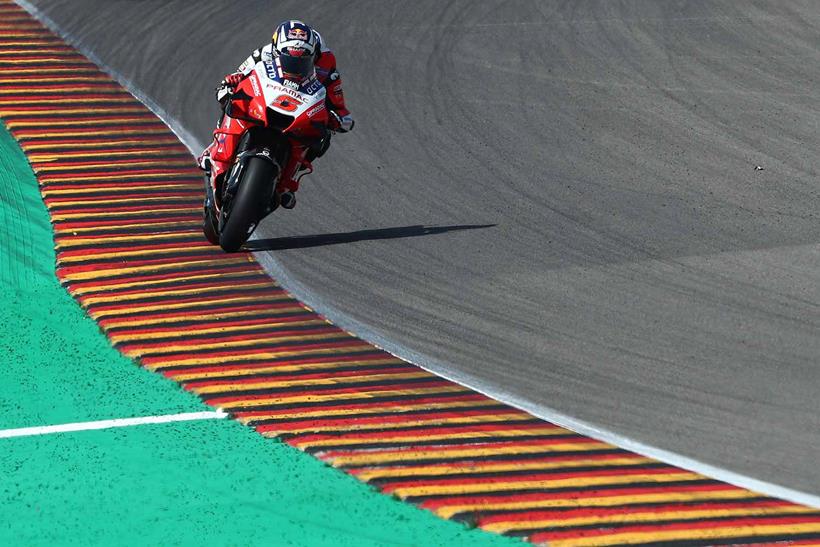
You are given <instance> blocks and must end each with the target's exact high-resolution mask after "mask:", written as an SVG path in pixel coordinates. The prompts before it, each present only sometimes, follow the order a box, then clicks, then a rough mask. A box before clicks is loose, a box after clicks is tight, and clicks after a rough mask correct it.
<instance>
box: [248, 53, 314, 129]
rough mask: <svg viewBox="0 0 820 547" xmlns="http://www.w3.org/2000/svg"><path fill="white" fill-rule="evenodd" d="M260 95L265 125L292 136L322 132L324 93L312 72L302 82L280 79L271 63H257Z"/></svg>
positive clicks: (281, 74)
mask: <svg viewBox="0 0 820 547" xmlns="http://www.w3.org/2000/svg"><path fill="white" fill-rule="evenodd" d="M253 74H255V75H256V76H257V77H258V79H259V81H258V83H259V86H260V87H261V90H262V94H263V95H264V101H265V107H266V114H267V124H268V125H271V126H276V127H277V128H279V129H281V130H282V132H284V133H288V134H291V135H293V136H296V137H300V136H301V137H314V136H320V135H321V134H323V133H324V131H325V127H326V126H327V122H328V112H327V109H326V107H325V98H326V96H327V91H326V90H325V86H323V85H322V84H321V82H319V80H318V79H317V78H316V74H315V73H313V74H312V75H311V76H310V77H309V78H307V79H305V80H304V81H303V82H294V81H291V80H288V79H286V78H285V77H284V75H283V73H282V70H281V68H279V67H278V66H277V64H276V62H275V60H269V61H260V62H259V63H257V64H256V67H254V70H253V72H252V75H253Z"/></svg>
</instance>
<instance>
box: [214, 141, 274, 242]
mask: <svg viewBox="0 0 820 547" xmlns="http://www.w3.org/2000/svg"><path fill="white" fill-rule="evenodd" d="M276 171H277V168H276V166H275V165H274V164H273V163H271V162H270V161H268V160H267V159H265V158H257V157H252V158H249V159H248V160H247V163H246V164H245V166H244V172H243V173H242V175H241V176H242V180H240V181H239V184H238V186H239V187H238V189H237V191H236V195H235V196H234V197H233V199H231V202H230V205H229V209H230V210H229V211H225V209H224V208H223V211H222V214H223V215H225V214H226V213H227V218H226V219H225V220H224V222H223V225H222V233H221V234H220V235H219V246H220V247H222V249H223V250H224V251H226V252H229V253H232V252H234V251H237V250H239V247H241V246H242V244H243V243H245V241H247V240H248V238H249V237H250V235H251V233H253V230H254V229H255V228H256V225H257V224H258V223H259V221H260V220H262V217H264V216H265V214H266V213H267V212H268V209H269V206H270V203H271V197H272V195H273V187H274V177H275V176H276Z"/></svg>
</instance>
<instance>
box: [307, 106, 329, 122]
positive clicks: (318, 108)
mask: <svg viewBox="0 0 820 547" xmlns="http://www.w3.org/2000/svg"><path fill="white" fill-rule="evenodd" d="M324 109H325V103H320V104H319V105H318V106H314V107H313V108H311V109H310V110H308V111H307V115H308V118H312V117H313V116H315V115H316V114H318V113H319V112H321V111H322V110H324Z"/></svg>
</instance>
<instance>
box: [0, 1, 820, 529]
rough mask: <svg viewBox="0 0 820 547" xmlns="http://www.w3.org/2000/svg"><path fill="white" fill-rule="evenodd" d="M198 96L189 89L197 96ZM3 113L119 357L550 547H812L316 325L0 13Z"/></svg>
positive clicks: (64, 262) (715, 488) (781, 505)
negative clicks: (798, 546)
mask: <svg viewBox="0 0 820 547" xmlns="http://www.w3.org/2000/svg"><path fill="white" fill-rule="evenodd" d="M204 92H206V90H203V93H204ZM0 117H1V118H2V119H3V120H4V122H5V124H6V125H7V126H8V128H9V130H10V131H11V133H12V134H13V135H14V137H15V138H16V139H17V140H18V142H19V143H20V146H21V147H22V148H23V150H24V151H25V153H26V154H27V156H28V158H29V161H30V162H31V165H32V167H33V169H34V171H35V172H36V174H37V177H38V180H39V184H40V189H41V192H42V196H43V199H44V201H45V203H46V205H47V207H48V210H49V213H50V215H51V220H52V222H53V225H54V241H55V246H56V250H57V275H58V276H59V278H60V280H61V281H62V283H63V284H64V285H65V287H66V288H67V289H68V291H69V292H70V293H71V294H72V295H73V296H74V297H75V298H76V299H77V300H78V301H79V302H80V304H81V305H82V306H83V308H84V309H85V310H87V312H88V314H89V315H90V316H91V317H93V318H94V319H95V320H97V322H98V323H99V324H100V326H101V327H102V329H103V330H104V331H105V333H106V335H107V336H108V338H109V339H110V340H111V342H112V343H113V344H114V345H115V346H116V347H117V348H119V350H120V351H121V352H122V353H124V354H125V355H128V356H130V357H132V358H134V359H135V360H137V361H138V362H139V363H141V365H142V366H144V367H146V368H148V369H150V370H154V371H157V372H158V373H161V374H164V375H165V376H167V377H168V378H172V379H174V380H176V381H177V382H179V383H181V384H182V385H183V386H184V387H185V389H187V390H190V391H192V392H194V393H196V394H198V395H199V396H200V397H201V398H202V399H203V400H205V401H206V402H207V403H209V404H211V405H213V406H214V407H218V408H221V409H224V410H226V411H227V412H229V413H230V414H231V415H232V416H233V417H235V418H236V419H237V420H240V421H241V422H243V423H245V424H247V425H249V426H251V427H253V428H255V429H256V430H257V431H259V432H260V433H261V434H262V435H265V436H268V437H277V438H279V439H282V440H283V441H285V442H287V443H288V444H290V445H292V446H294V447H297V448H299V449H301V450H303V451H305V452H308V453H310V454H313V455H315V456H316V457H317V458H320V459H322V460H324V461H326V462H328V463H329V464H331V465H333V466H335V467H337V468H339V469H343V470H344V471H346V472H347V473H350V474H352V475H354V476H356V477H358V478H359V479H361V480H362V481H365V482H367V483H369V484H372V485H374V486H376V487H378V488H379V489H380V490H381V491H383V492H385V493H388V494H393V495H395V496H398V497H400V498H402V499H405V500H407V501H410V502H412V503H415V504H418V505H419V506H421V507H423V508H426V509H429V510H430V511H433V512H435V513H437V514H438V515H440V516H442V517H444V518H448V519H459V520H463V521H467V522H470V523H472V524H474V525H477V526H480V527H482V528H484V529H486V530H491V531H495V532H499V533H502V534H509V535H512V536H520V537H523V538H526V539H528V540H530V541H533V542H536V543H542V542H544V543H545V542H549V543H550V544H551V545H565V544H566V545H618V544H652V545H662V544H669V545H672V544H675V545H677V544H686V545H715V544H747V543H748V544H752V543H765V542H775V541H791V542H792V543H803V544H810V543H814V544H820V512H818V510H816V509H812V508H809V507H804V506H800V505H796V504H793V503H789V502H784V501H780V500H777V499H773V498H770V497H766V496H762V495H759V494H757V493H755V492H751V491H748V490H744V489H742V488H737V487H734V486H731V485H728V484H725V483H721V482H718V481H715V480H712V479H710V478H708V477H705V476H702V475H699V474H697V473H693V472H690V471H686V470H683V469H679V468H675V467H672V466H669V465H666V464H663V463H661V462H658V461H655V460H651V459H649V458H645V457H643V456H640V455H637V454H634V453H631V452H627V451H625V450H621V449H619V448H617V447H615V446H612V445H609V444H607V443H604V442H600V441H597V440H595V439H591V438H588V437H584V436H581V435H578V434H575V433H573V432H572V431H568V430H566V429H563V428H561V427H558V426H556V425H553V424H550V423H547V422H545V421H543V420H539V419H536V418H534V417H533V416H531V415H529V414H527V413H526V412H522V411H520V410H517V409H514V408H511V407H509V406H506V405H504V404H501V403H499V402H497V401H494V400H492V399H489V398H487V397H485V396H483V395H481V394H478V393H475V392H473V391H471V390H469V389H467V388H464V387H462V386H460V385H457V384H454V383H453V382H449V381H447V380H444V379H442V378H439V377H437V376H435V375H433V374H430V373H429V372H425V371H424V370H422V369H420V368H418V367H416V366H414V365H412V364H411V363H408V362H405V361H402V360H401V359H397V358H396V357H394V356H392V355H390V354H388V353H386V352H384V351H382V350H380V349H378V348H376V347H374V346H373V345H371V344H368V343H367V342H364V341H363V340H360V339H358V338H356V337H355V336H352V335H351V334H349V333H347V332H345V331H343V330H341V329H339V328H338V327H335V326H334V325H332V324H330V323H329V322H328V321H326V320H325V319H324V318H322V317H321V316H319V315H317V314H316V313H315V312H313V311H312V310H310V309H309V308H307V307H306V306H304V305H303V304H301V303H300V302H298V301H297V300H295V299H294V298H293V297H291V296H290V295H289V294H288V293H287V292H285V291H284V290H282V288H281V287H280V286H279V285H277V284H276V282H275V281H274V280H272V279H271V278H270V277H269V276H268V275H267V274H266V273H265V272H264V271H263V270H262V268H261V267H260V266H259V264H257V262H256V261H255V260H254V258H253V256H252V255H250V254H230V255H228V254H224V253H222V252H221V251H220V250H219V249H217V248H215V247H212V246H211V245H209V244H208V243H207V242H206V241H205V239H204V238H203V236H202V234H201V231H200V215H201V204H202V179H201V177H200V174H199V172H198V171H197V170H196V169H195V166H194V162H193V160H192V158H191V156H190V154H189V153H188V152H187V150H186V149H185V148H183V147H182V145H181V144H180V143H179V141H178V140H177V138H176V137H175V136H174V135H173V133H172V132H171V131H170V130H169V129H168V128H167V127H166V126H165V125H164V124H163V123H162V122H161V121H160V120H159V119H157V117H156V116H154V114H152V113H151V112H150V111H149V110H147V109H146V108H145V107H144V106H143V105H142V104H140V103H139V102H138V101H137V100H135V99H134V97H132V96H131V95H130V94H129V93H128V92H127V91H126V90H124V89H123V88H122V87H121V86H120V85H119V84H117V83H116V82H114V81H112V79H111V78H109V77H108V76H107V75H106V74H105V73H103V72H102V71H101V70H100V69H99V68H98V67H96V66H94V65H93V64H92V63H91V62H89V61H88V60H87V59H86V58H84V57H83V56H82V55H80V54H79V53H77V52H76V51H75V50H74V49H73V48H71V47H70V46H68V45H66V44H65V43H64V42H63V41H62V40H60V39H59V38H57V37H56V36H55V35H53V34H52V33H51V32H50V31H49V30H47V29H46V28H44V27H43V26H41V25H40V24H39V23H38V22H37V21H36V20H34V19H33V18H32V17H30V16H29V15H28V14H27V13H26V12H25V11H23V10H22V9H20V8H19V7H18V6H16V5H15V4H13V3H11V2H9V1H8V0H0Z"/></svg>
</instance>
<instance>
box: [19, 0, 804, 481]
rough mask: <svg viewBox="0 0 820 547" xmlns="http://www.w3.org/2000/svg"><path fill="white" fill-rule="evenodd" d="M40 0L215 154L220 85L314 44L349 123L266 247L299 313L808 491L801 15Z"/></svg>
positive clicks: (619, 7)
mask: <svg viewBox="0 0 820 547" xmlns="http://www.w3.org/2000/svg"><path fill="white" fill-rule="evenodd" d="M32 3H33V4H34V5H36V6H37V7H38V8H39V9H41V10H42V11H43V12H44V13H45V14H46V15H47V16H49V17H50V18H52V19H53V20H54V21H55V22H56V23H57V24H59V25H60V27H61V28H62V29H63V30H64V31H67V32H68V33H70V34H71V35H72V36H73V37H74V38H75V43H77V44H79V45H80V46H83V47H85V48H86V49H88V50H91V51H92V52H93V53H94V54H96V55H97V56H98V57H99V58H100V59H101V60H102V61H103V62H104V63H106V64H107V65H109V66H110V67H112V68H114V69H115V70H116V71H118V72H120V73H121V74H123V75H124V76H125V77H127V78H129V79H130V80H131V81H132V82H133V83H134V84H135V85H136V86H137V87H139V88H140V89H141V90H143V91H144V92H145V93H146V94H147V95H148V96H149V97H150V98H151V99H152V100H154V101H155V102H156V103H157V104H159V105H160V106H161V107H163V108H164V109H165V110H167V111H168V112H169V113H170V114H171V115H172V116H174V117H176V118H177V119H178V120H179V121H180V122H181V123H182V124H183V126H184V127H185V128H186V129H187V130H188V131H190V132H191V133H192V134H193V135H194V136H195V137H196V138H197V139H199V140H200V141H201V143H203V144H204V143H205V142H206V141H207V140H208V139H209V134H210V130H211V128H212V126H213V123H214V121H215V118H216V110H215V104H214V103H213V98H212V94H211V91H210V90H211V89H212V88H213V87H214V85H215V84H216V82H218V81H219V79H220V78H221V77H222V75H223V74H224V73H225V72H228V71H231V70H232V69H233V68H234V67H235V66H236V65H238V64H239V63H240V62H241V61H242V60H243V59H244V57H245V56H246V55H247V53H249V52H250V50H252V49H253V48H255V47H257V46H259V45H261V44H262V43H264V42H265V40H267V39H268V37H269V35H270V33H271V30H272V28H273V26H274V25H275V24H276V22H278V21H279V20H281V19H285V18H290V17H301V18H304V19H306V20H307V21H309V22H311V23H312V24H314V25H315V26H317V27H318V28H319V29H320V31H321V32H322V33H323V35H324V37H325V39H326V41H327V42H328V43H329V44H330V45H331V47H332V48H333V49H334V50H335V51H336V52H337V56H338V58H339V61H340V67H339V68H340V70H341V72H342V76H343V79H344V81H345V91H346V95H347V97H348V102H349V106H350V108H351V110H352V111H353V112H354V115H355V116H356V119H357V124H358V125H357V127H356V130H355V131H354V132H353V133H351V134H350V135H344V136H340V137H338V138H336V139H335V140H334V145H333V147H332V148H331V151H330V152H329V153H328V155H327V156H326V157H325V158H323V159H322V160H320V161H319V162H317V167H318V173H317V175H316V176H314V177H313V178H312V179H309V180H308V181H307V182H306V183H305V184H304V185H303V189H302V190H301V191H300V194H299V199H300V203H299V206H297V208H296V209H295V210H293V211H291V212H287V211H283V212H281V214H280V213H279V212H277V213H276V214H275V215H274V216H273V217H272V218H271V219H269V220H268V221H266V223H264V224H263V226H262V227H261V228H260V230H259V232H260V233H259V235H260V237H261V239H260V240H259V241H257V242H256V243H254V245H255V246H256V248H258V249H262V250H265V249H267V251H268V252H269V253H271V254H272V255H273V256H275V258H276V260H277V261H278V263H279V264H280V265H281V267H282V268H284V270H286V271H287V273H288V275H289V277H290V279H291V280H292V282H294V283H296V284H298V285H300V286H301V287H302V288H307V289H308V290H309V291H310V292H311V299H312V301H314V302H320V303H321V302H324V303H330V305H332V307H333V308H334V309H335V310H337V311H339V312H341V313H343V314H345V315H346V316H348V317H349V318H350V319H351V320H353V321H357V322H359V323H361V324H364V325H367V327H368V329H369V331H370V332H372V333H373V334H375V335H376V336H378V337H383V338H384V339H388V340H391V341H393V342H394V343H396V344H398V345H402V346H404V347H406V348H407V349H408V351H412V352H418V353H419V354H422V355H424V356H426V358H428V359H429V361H430V362H433V363H438V364H439V365H441V366H445V367H447V368H448V369H449V370H450V371H454V374H456V375H459V376H461V377H466V378H469V379H471V381H472V382H473V383H474V384H480V385H483V386H493V390H494V392H495V393H501V394H504V395H505V396H506V397H507V398H513V399H515V400H516V401H519V402H524V403H525V404H527V405H530V406H539V405H540V406H543V407H547V408H552V409H556V410H558V411H560V412H562V413H565V414H567V415H570V416H573V417H575V418H578V419H581V420H584V421H587V422H590V423H592V424H596V425H599V426H601V427H604V428H607V429H610V430H612V431H615V432H617V433H619V434H622V435H625V436H628V437H631V438H633V439H636V440H639V441H642V442H645V443H647V444H651V445H653V446H657V447H660V448H663V449H666V450H670V451H674V452H677V453H680V454H682V455H685V456H689V457H693V458H696V459H699V460H701V461H704V462H707V463H711V464H713V465H717V466H720V467H724V468H728V469H730V470H732V471H735V472H739V473H743V474H747V475H751V476H753V477H755V478H758V479H762V480H767V481H771V482H774V483H777V484H781V485H784V486H789V487H792V488H796V489H799V490H803V491H805V492H809V493H813V494H820V465H818V454H819V453H820V396H818V388H820V214H818V209H820V182H818V173H817V170H818V165H819V164H820V162H819V161H818V150H820V137H818V128H820V124H818V121H819V120H820V107H819V105H820V91H818V85H817V84H818V79H819V78H818V76H820V69H818V67H820V4H818V3H817V2H816V1H815V0H794V1H790V2H780V1H748V2H738V1H690V2H676V1H671V0H643V1H637V0H622V1H612V0H597V1H591V0H586V1H585V0H572V1H544V2H523V1H522V2H514V1H510V2H482V3H477V2H466V1H455V2H448V3H446V4H445V3H442V2H437V1H433V0H428V1H420V2H402V3H398V2H391V3H387V2H381V1H375V0H374V1H371V2H356V3H352V4H350V3H347V2H345V3H341V2H332V1H317V2H309V3H306V2H298V3H297V2H278V3H276V4H272V3H268V2H258V1H256V2H242V3H241V5H240V4H234V3H228V2H218V1H199V2H182V1H163V2H159V1H150V2H148V1H146V2H134V1H127V0H116V1H110V0H109V1H106V2H94V1H90V0H59V1H58V0H48V1H46V0H37V1H34V2H32ZM756 166H762V168H763V169H762V170H756V169H755V167H756ZM310 301H311V300H309V302H310ZM320 311H321V310H320Z"/></svg>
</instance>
